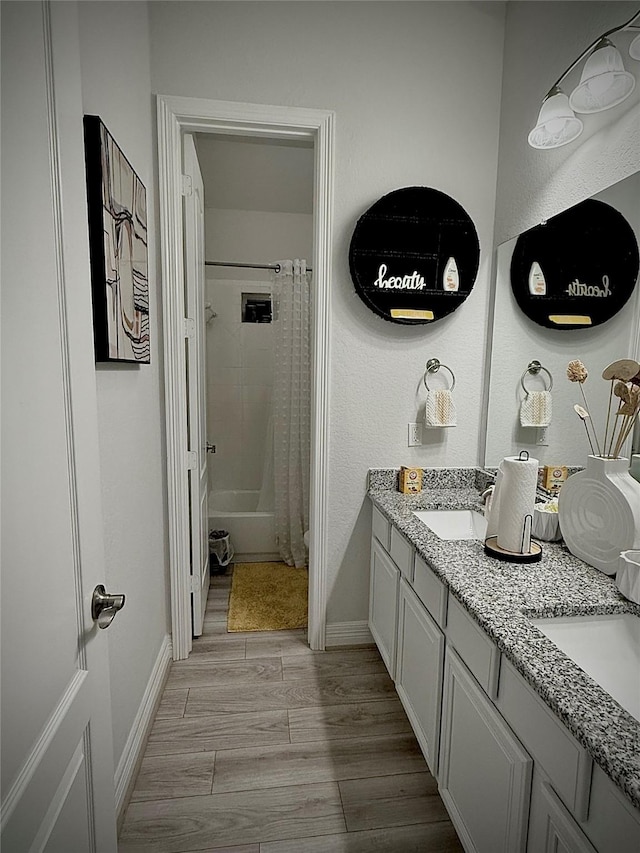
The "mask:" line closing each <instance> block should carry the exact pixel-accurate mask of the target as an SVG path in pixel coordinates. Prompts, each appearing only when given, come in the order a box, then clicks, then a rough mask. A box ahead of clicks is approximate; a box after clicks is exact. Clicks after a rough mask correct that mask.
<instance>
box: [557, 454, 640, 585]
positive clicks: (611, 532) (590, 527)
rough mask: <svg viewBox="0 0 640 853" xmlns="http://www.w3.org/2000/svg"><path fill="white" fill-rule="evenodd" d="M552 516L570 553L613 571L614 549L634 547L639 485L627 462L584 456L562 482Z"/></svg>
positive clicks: (638, 539) (639, 544) (639, 523)
mask: <svg viewBox="0 0 640 853" xmlns="http://www.w3.org/2000/svg"><path fill="white" fill-rule="evenodd" d="M558 518H559V520H560V530H561V532H562V538H563V539H564V541H565V543H566V545H567V547H568V549H569V550H570V551H571V553H572V554H573V555H574V556H576V557H579V558H580V559H581V560H584V561H585V563H588V564H589V565H590V566H595V568H596V569H600V571H601V572H604V573H605V574H607V575H615V573H616V571H617V570H618V567H619V564H620V553H621V552H622V551H626V550H628V549H632V548H640V483H638V482H637V481H636V480H634V479H633V477H632V476H631V475H630V474H629V460H628V459H624V458H622V457H621V458H620V459H607V458H605V457H603V456H589V457H588V459H587V467H586V468H585V469H584V471H578V472H577V473H576V474H573V475H572V476H571V477H569V479H568V480H567V481H566V482H565V484H564V485H563V486H562V489H561V490H560V496H559V498H558Z"/></svg>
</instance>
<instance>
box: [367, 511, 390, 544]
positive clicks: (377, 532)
mask: <svg viewBox="0 0 640 853" xmlns="http://www.w3.org/2000/svg"><path fill="white" fill-rule="evenodd" d="M371 531H372V533H373V535H374V536H375V537H376V539H377V540H378V541H379V542H380V544H381V545H382V547H383V548H385V549H386V550H387V551H388V550H389V547H390V540H391V524H390V522H389V521H387V519H386V518H385V517H384V515H383V514H382V513H381V512H380V510H379V509H378V507H377V506H374V507H373V512H372V514H371Z"/></svg>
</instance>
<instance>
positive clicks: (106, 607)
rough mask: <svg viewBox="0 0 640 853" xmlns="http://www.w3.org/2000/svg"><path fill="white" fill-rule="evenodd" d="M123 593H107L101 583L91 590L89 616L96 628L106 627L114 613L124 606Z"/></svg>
mask: <svg viewBox="0 0 640 853" xmlns="http://www.w3.org/2000/svg"><path fill="white" fill-rule="evenodd" d="M124 600H125V599H124V595H109V594H108V593H107V592H106V591H105V588H104V586H103V585H102V584H98V586H97V587H96V588H95V589H94V590H93V596H92V597H91V617H92V619H93V621H94V622H97V623H98V628H108V627H109V625H111V623H112V622H113V620H114V618H115V616H116V613H117V612H118V611H119V610H122V608H123V607H124Z"/></svg>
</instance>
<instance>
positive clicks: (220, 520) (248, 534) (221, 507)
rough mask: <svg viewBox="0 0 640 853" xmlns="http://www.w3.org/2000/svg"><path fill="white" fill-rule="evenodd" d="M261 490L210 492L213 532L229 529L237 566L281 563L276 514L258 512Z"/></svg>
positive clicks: (210, 518) (210, 517)
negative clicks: (239, 564)
mask: <svg viewBox="0 0 640 853" xmlns="http://www.w3.org/2000/svg"><path fill="white" fill-rule="evenodd" d="M259 496H260V492H258V491H255V492H254V491H238V490H234V491H212V492H209V529H210V530H228V531H229V534H230V539H231V544H232V546H233V549H234V551H235V555H234V558H233V562H234V563H251V562H263V561H264V562H268V561H271V560H280V559H281V558H280V554H279V553H278V548H277V545H276V534H275V521H274V514H273V512H258V511H257V509H256V508H257V506H258V498H259Z"/></svg>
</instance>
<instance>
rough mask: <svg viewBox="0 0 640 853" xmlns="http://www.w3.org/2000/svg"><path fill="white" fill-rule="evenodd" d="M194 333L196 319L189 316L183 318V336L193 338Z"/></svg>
mask: <svg viewBox="0 0 640 853" xmlns="http://www.w3.org/2000/svg"><path fill="white" fill-rule="evenodd" d="M195 334H196V321H195V320H192V319H191V317H185V318H184V336H185V338H193V337H195Z"/></svg>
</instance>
